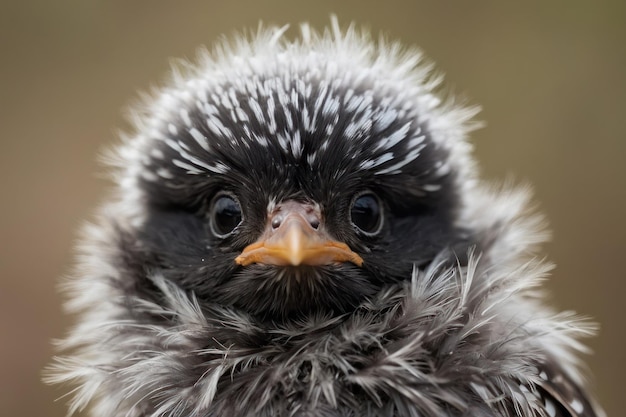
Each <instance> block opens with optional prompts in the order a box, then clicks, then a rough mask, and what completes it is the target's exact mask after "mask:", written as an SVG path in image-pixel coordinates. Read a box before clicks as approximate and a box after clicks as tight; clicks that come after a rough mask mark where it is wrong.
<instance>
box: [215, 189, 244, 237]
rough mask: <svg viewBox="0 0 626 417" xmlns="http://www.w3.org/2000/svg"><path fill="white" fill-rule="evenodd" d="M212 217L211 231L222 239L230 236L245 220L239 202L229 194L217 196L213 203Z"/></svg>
mask: <svg viewBox="0 0 626 417" xmlns="http://www.w3.org/2000/svg"><path fill="white" fill-rule="evenodd" d="M210 215H211V220H210V224H211V231H212V232H213V234H214V235H215V236H217V237H220V238H224V237H227V236H228V235H230V234H231V233H232V232H233V231H234V230H235V229H236V228H237V226H239V224H240V223H241V220H242V218H243V217H242V214H241V206H240V205H239V202H238V201H237V199H236V198H235V197H234V196H233V195H231V194H227V193H220V194H218V195H216V196H215V198H214V199H213V202H212V203H211V211H210Z"/></svg>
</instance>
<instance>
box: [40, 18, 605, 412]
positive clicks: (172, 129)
mask: <svg viewBox="0 0 626 417" xmlns="http://www.w3.org/2000/svg"><path fill="white" fill-rule="evenodd" d="M284 31H285V30H284V28H283V29H279V28H273V29H272V28H270V29H260V30H259V31H258V32H257V33H255V34H253V35H251V36H248V37H245V36H242V37H239V38H237V39H236V40H235V41H233V42H224V43H222V44H220V45H219V46H217V47H216V48H215V50H214V51H213V52H212V53H205V54H203V55H202V56H201V58H200V59H199V62H198V63H197V64H182V65H180V66H179V67H178V68H177V69H175V70H174V75H173V77H172V79H171V81H170V82H169V83H168V85H166V86H165V87H163V88H161V89H160V90H158V91H156V92H155V93H154V94H153V96H152V97H150V98H148V99H146V101H145V103H144V107H142V108H140V109H138V110H136V112H135V113H134V114H133V115H132V120H133V121H134V124H135V131H134V132H133V133H132V134H130V135H128V137H126V138H124V141H123V143H122V144H121V145H120V146H118V147H117V148H116V149H115V150H114V152H113V153H112V156H111V158H110V165H111V166H112V167H113V172H114V177H113V178H114V181H115V183H116V184H115V189H114V192H112V193H111V195H110V196H109V199H108V200H107V202H106V204H105V205H104V206H103V207H102V209H101V210H100V211H99V215H98V217H97V220H96V221H95V222H94V223H93V224H89V225H87V226H86V227H85V229H84V233H83V238H82V244H81V246H80V254H79V258H78V266H77V268H76V270H75V273H74V274H73V276H72V278H70V279H68V280H67V282H66V284H65V290H66V293H67V295H68V296H69V301H68V303H67V307H68V309H69V311H71V312H73V313H77V314H78V323H77V324H76V326H75V327H74V328H73V330H72V331H71V332H70V334H69V335H68V336H67V337H66V338H65V339H64V340H63V341H62V342H61V350H62V353H61V355H62V356H60V357H58V358H56V359H55V363H54V364H53V365H52V366H51V367H50V368H49V369H48V371H47V372H48V375H47V380H48V381H49V382H52V383H60V382H68V383H70V384H72V385H73V386H74V387H75V388H74V390H73V391H72V392H71V394H70V395H71V405H70V412H75V411H77V410H83V409H85V408H88V409H90V412H91V415H93V416H107V417H108V416H117V417H161V416H167V417H213V416H216V417H217V416H220V417H228V416H328V417H330V416H345V417H348V416H355V417H356V416H389V417H391V416H415V417H418V416H419V417H434V416H475V417H476V416H485V417H486V416H524V417H529V416H537V417H539V416H541V417H547V416H550V417H556V416H570V417H582V416H585V417H592V416H603V415H604V414H603V412H602V411H601V409H600V408H599V407H598V406H596V405H595V402H594V400H593V399H592V398H591V397H590V395H589V393H588V392H587V390H586V388H585V383H584V378H583V376H582V373H581V371H580V369H579V368H580V366H579V365H580V364H579V361H578V359H577V354H578V353H579V352H580V351H584V350H585V347H584V346H583V345H582V344H581V343H580V342H579V338H581V337H583V336H588V335H590V334H592V333H593V330H594V326H593V325H590V324H589V323H586V322H585V321H582V320H580V319H578V318H577V317H575V316H573V315H571V314H569V313H555V312H554V311H552V310H551V309H550V308H549V307H548V306H546V304H545V302H544V300H543V296H542V292H541V290H540V288H539V286H540V283H541V281H542V280H543V279H544V278H545V277H546V275H547V274H548V272H549V270H550V265H549V264H547V263H546V262H544V261H543V260H542V259H541V256H538V245H539V244H540V243H542V242H543V241H544V240H545V239H546V237H547V233H546V232H545V230H544V226H543V218H542V217H541V216H540V215H538V214H535V213H533V211H532V210H530V209H529V192H528V190H527V189H525V188H518V189H509V188H507V187H499V188H498V187H490V186H488V185H486V184H484V183H483V182H481V180H480V179H479V177H478V174H477V168H476V166H475V161H474V160H473V159H472V155H471V146H470V145H469V144H468V141H467V139H468V138H467V137H468V134H469V132H470V131H471V130H472V129H473V128H475V127H476V126H477V123H476V122H474V121H473V117H474V116H475V114H476V112H477V110H476V108H472V107H464V106H462V105H459V104H458V103H457V102H455V100H454V99H453V98H448V99H443V100H442V98H440V97H439V96H438V95H437V92H438V90H439V86H440V84H441V77H440V76H438V75H437V74H434V73H433V71H432V66H431V65H430V64H428V63H424V59H423V58H422V56H421V55H420V53H419V52H417V51H413V50H406V49H403V48H402V47H400V46H399V45H398V44H395V43H388V42H385V41H380V42H378V43H374V42H372V41H371V40H370V38H369V36H368V35H367V34H366V33H361V32H359V31H357V30H356V29H354V28H353V27H351V28H348V29H347V30H345V31H342V30H341V29H339V26H338V24H337V22H336V21H335V20H333V22H332V24H331V27H330V28H328V29H326V30H325V31H323V32H319V33H318V32H315V31H314V30H312V29H311V28H310V27H309V26H308V25H306V24H304V25H302V26H301V30H300V36H299V37H298V39H296V40H293V41H290V40H288V39H287V38H286V36H285V35H284Z"/></svg>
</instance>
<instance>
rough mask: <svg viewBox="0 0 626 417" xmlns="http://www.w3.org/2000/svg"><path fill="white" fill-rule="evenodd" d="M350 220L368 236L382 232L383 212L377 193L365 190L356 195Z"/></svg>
mask: <svg viewBox="0 0 626 417" xmlns="http://www.w3.org/2000/svg"><path fill="white" fill-rule="evenodd" d="M350 222H351V223H352V225H353V226H354V227H355V229H356V230H357V231H358V232H360V233H362V234H364V235H366V236H374V235H376V234H378V233H379V232H380V230H381V229H382V227H383V212H382V204H381V202H380V199H379V198H378V197H377V196H376V194H374V193H372V192H371V191H365V192H363V193H361V194H357V195H356V196H355V197H354V199H353V200H352V204H351V205H350Z"/></svg>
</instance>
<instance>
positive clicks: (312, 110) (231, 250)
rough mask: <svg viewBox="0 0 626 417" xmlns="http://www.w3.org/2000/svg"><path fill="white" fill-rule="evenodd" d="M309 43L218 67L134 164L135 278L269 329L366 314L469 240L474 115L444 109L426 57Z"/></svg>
mask: <svg viewBox="0 0 626 417" xmlns="http://www.w3.org/2000/svg"><path fill="white" fill-rule="evenodd" d="M279 32H280V31H279ZM303 33H304V35H303V39H302V40H301V41H300V42H292V43H287V42H285V43H281V42H283V41H280V40H279V38H280V36H277V35H276V34H274V35H272V36H273V38H268V37H265V38H264V37H263V36H260V37H259V38H257V39H256V40H254V41H251V42H249V43H248V42H246V43H243V45H244V46H241V45H240V47H239V50H237V51H236V52H235V53H231V54H229V55H224V56H222V57H221V58H220V59H217V60H215V59H213V58H208V57H205V58H204V61H203V63H202V64H201V65H200V66H199V67H197V68H193V69H188V70H187V72H186V73H185V74H184V75H182V76H181V75H179V76H178V77H175V80H174V82H173V85H172V86H171V87H170V88H168V89H165V90H164V91H163V92H162V93H161V95H160V96H158V97H157V98H156V99H155V100H154V103H155V104H152V105H151V108H149V109H148V111H147V114H146V116H144V117H143V118H141V121H140V128H139V129H138V130H139V133H138V135H136V137H135V138H133V139H132V140H130V141H129V144H127V146H126V147H123V148H122V152H120V155H121V165H123V166H124V169H123V170H122V172H121V179H120V182H121V184H122V190H123V193H122V194H123V195H126V196H127V197H123V200H126V201H127V202H128V204H127V205H128V206H141V215H140V216H138V217H139V220H138V221H136V222H135V223H134V224H135V226H133V228H134V229H135V231H136V232H134V233H136V236H135V239H137V241H138V242H139V244H138V245H136V247H137V248H138V249H136V250H135V251H134V252H133V253H134V255H133V256H136V257H140V258H141V261H140V262H137V261H133V262H132V264H133V265H137V266H138V267H140V268H142V270H145V269H146V268H147V269H149V270H153V271H154V270H158V271H159V272H160V273H163V274H164V275H165V276H166V277H167V278H168V279H171V280H173V281H175V282H177V283H179V285H181V286H182V287H183V288H186V289H188V290H190V291H193V292H194V293H195V294H196V296H197V297H199V299H200V300H203V301H204V302H207V303H217V304H220V305H225V306H230V307H233V308H237V309H240V310H243V311H246V312H248V313H250V314H253V315H256V316H261V317H264V318H270V319H278V318H281V317H282V318H284V317H294V316H301V315H303V314H309V313H311V312H320V313H331V314H341V313H345V312H348V311H351V310H353V309H354V308H356V307H357V306H358V305H359V304H360V303H361V302H363V301H364V300H366V299H367V298H368V297H371V296H373V295H374V294H376V293H377V292H378V291H380V290H381V288H383V287H384V286H385V285H389V284H393V283H397V282H400V281H406V280H409V279H410V278H411V274H412V271H413V269H414V268H415V267H420V266H423V265H425V264H427V263H430V262H432V261H433V260H434V259H435V258H436V257H437V256H439V255H440V254H441V253H442V252H445V251H448V252H449V253H452V252H453V250H454V248H455V246H458V245H459V244H460V242H462V241H463V239H464V238H463V236H464V232H463V230H462V228H461V227H459V224H458V211H459V207H460V205H461V204H462V198H461V194H462V186H463V184H464V183H467V182H468V181H470V178H469V177H471V175H469V174H468V172H469V170H468V169H467V167H468V164H469V163H468V162H466V159H467V158H466V155H464V153H465V152H466V150H465V148H464V147H463V145H464V141H463V135H464V128H463V127H462V126H461V123H459V120H463V118H466V119H467V118H469V116H468V114H467V113H471V111H469V112H468V111H467V110H459V109H455V108H454V106H453V105H441V103H440V102H439V101H438V100H437V99H435V97H434V96H433V95H432V94H431V90H432V89H433V88H435V87H436V85H437V82H438V80H437V77H431V78H428V77H426V76H425V74H419V77H416V76H415V74H416V72H415V69H414V67H415V66H416V64H417V62H415V61H414V58H415V54H411V55H410V57H411V59H410V60H408V59H405V58H402V55H401V54H400V53H399V52H398V51H395V50H394V47H393V46H390V50H391V52H388V53H387V56H385V55H381V53H380V51H379V52H378V54H377V55H376V57H374V55H373V53H372V51H371V50H369V49H368V48H370V46H369V45H370V44H369V43H368V42H366V41H365V40H363V39H362V37H360V36H358V35H356V34H352V35H350V33H352V32H349V34H348V35H347V36H343V35H341V36H342V37H341V38H338V39H337V40H336V41H333V42H325V41H316V42H311V39H310V38H308V37H309V36H313V35H310V34H309V35H307V34H306V32H303ZM279 35H280V33H279ZM325 36H328V35H325ZM229 49H231V50H232V49H235V50H236V49H237V48H236V47H235V48H233V47H232V45H231V46H230V47H229ZM214 55H216V54H214ZM217 55H218V56H219V53H218V54H217ZM418 66H419V65H418ZM419 67H420V68H422V67H424V68H422V69H421V71H422V72H424V73H427V72H428V71H429V68H427V66H424V65H422V66H419ZM441 107H445V108H443V109H440V108H441ZM463 112H465V113H463ZM453 154H455V155H456V156H455V157H454V158H453V157H452V156H454V155H453ZM459 155H460V156H461V157H459ZM459 161H460V162H459ZM146 265H148V266H146ZM142 274H144V275H145V272H143V271H141V272H140V273H139V274H138V275H142Z"/></svg>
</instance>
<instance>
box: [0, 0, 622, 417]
mask: <svg viewBox="0 0 626 417" xmlns="http://www.w3.org/2000/svg"><path fill="white" fill-rule="evenodd" d="M330 13H336V14H337V15H338V17H339V20H340V22H341V23H343V24H344V25H345V24H348V23H349V22H351V21H355V22H358V23H359V24H363V25H365V26H366V27H369V28H371V29H372V31H373V32H374V33H378V32H380V31H382V32H384V33H385V34H387V35H388V37H389V38H392V39H399V40H401V41H402V42H404V43H405V44H407V45H418V46H419V47H421V48H422V49H423V50H424V51H425V52H426V54H427V56H428V57H429V58H430V59H432V60H434V61H435V62H436V63H437V65H438V68H439V69H440V70H442V71H444V72H445V73H446V75H447V82H448V86H449V87H450V88H451V89H452V90H453V91H455V92H457V93H460V94H464V95H465V96H466V97H468V98H470V100H471V102H472V103H477V104H481V105H482V106H483V109H484V111H483V112H482V113H481V115H480V118H481V119H482V120H485V121H487V127H486V128H484V129H482V130H480V131H478V132H476V133H475V134H474V135H473V139H474V143H475V144H476V154H477V157H478V159H479V160H480V163H481V165H482V173H483V176H484V177H485V178H486V179H489V180H497V179H503V178H510V177H512V178H515V179H517V180H525V181H528V182H531V183H532V184H534V186H535V190H536V200H537V201H538V202H539V203H540V207H541V208H542V210H543V211H545V212H546V213H547V215H548V217H549V220H550V223H551V226H552V229H553V231H554V238H553V240H552V242H551V243H550V244H549V245H547V246H546V255H547V257H548V258H549V259H550V260H552V261H554V262H555V263H556V264H557V269H556V270H555V272H554V274H553V276H552V278H551V280H550V281H549V283H548V287H549V288H550V290H551V292H552V302H553V303H554V304H555V305H556V306H558V307H559V308H560V309H575V310H577V311H578V312H579V313H581V314H583V315H588V316H593V317H594V318H595V319H596V320H597V321H599V322H600V323H601V325H602V330H601V334H600V336H599V337H597V338H595V339H593V340H591V341H590V342H589V344H590V345H591V347H592V348H593V350H594V351H595V354H594V355H592V356H590V357H588V358H585V359H586V360H588V363H589V367H590V369H591V370H592V372H593V374H594V377H593V379H592V382H593V385H594V387H595V389H596V391H597V393H598V395H599V397H600V399H601V402H602V403H603V404H604V406H605V407H606V409H607V411H608V412H609V415H613V416H618V415H622V411H620V410H623V405H622V404H621V400H622V399H623V398H622V397H623V394H622V392H623V387H624V383H623V380H624V374H626V366H625V362H626V360H625V359H624V357H625V354H624V342H625V325H624V319H625V317H624V316H625V312H626V307H625V306H626V299H625V295H624V293H625V290H626V282H625V281H626V280H625V278H626V276H625V275H626V274H625V272H624V271H625V270H626V267H625V266H624V264H623V262H626V256H625V254H624V252H625V250H626V222H625V221H624V214H625V213H626V190H625V182H626V181H625V180H626V161H625V160H626V114H625V111H626V2H624V1H620V0H617V1H614V2H603V1H594V2H591V1H552V2H543V1H533V2H516V3H514V2H497V1H489V2H487V1H457V2H453V1H446V2H435V1H394V0H386V1H372V2H366V1H362V0H361V1H343V2H331V1H315V2H313V1H310V2H298V1H273V2H261V1H257V2H253V1H250V2H239V1H232V2H226V1H221V2H216V1H203V2H175V1H155V0H151V1H147V0H146V1H131V0H126V1H96V0H82V1H78V0H77V1H67V0H62V1H61V0H57V1H49V0H31V1H28V2H27V1H10V0H9V1H7V0H2V2H1V4H0V63H1V64H0V199H1V205H0V207H1V210H2V211H1V213H2V216H0V237H1V240H0V245H1V246H0V279H1V287H0V335H1V336H0V337H1V340H0V360H1V361H2V363H1V367H0V369H1V370H2V372H1V376H0V410H2V414H3V415H6V416H16V415H21V416H49V417H56V416H63V415H64V413H65V405H64V404H65V400H63V399H62V400H59V401H56V402H55V401H54V400H55V398H57V397H59V396H60V395H61V394H62V393H63V392H64V391H63V390H60V389H58V388H50V387H46V386H43V385H42V384H41V383H40V382H39V379H40V371H41V368H42V367H43V366H44V365H45V364H46V363H47V362H49V359H50V356H51V355H52V354H53V353H52V347H51V343H50V339H51V338H53V337H60V336H62V335H63V334H64V331H65V329H66V328H67V326H68V325H69V322H70V321H69V320H68V319H67V318H66V317H64V316H63V315H62V311H61V301H62V300H61V297H60V296H59V295H58V293H57V291H56V283H57V282H58V278H59V277H60V276H62V275H63V274H65V273H67V272H68V270H69V267H70V265H71V264H72V248H73V244H74V242H75V237H76V230H77V228H78V227H79V225H80V224H81V222H82V221H83V220H84V219H86V218H88V217H89V215H90V213H91V212H92V211H93V209H94V207H96V205H97V204H98V201H99V199H100V198H101V197H100V196H101V194H102V191H103V189H105V188H106V187H107V185H108V184H107V183H106V182H105V181H103V180H101V179H99V178H98V176H97V175H96V173H98V172H101V171H102V170H101V168H100V167H99V166H98V164H97V163H96V158H97V155H98V153H99V152H100V151H101V150H102V148H103V147H104V146H106V145H107V144H110V143H112V142H113V141H115V139H116V131H117V130H118V129H126V128H128V125H127V124H126V122H125V120H124V116H123V115H124V110H123V109H124V108H125V107H126V106H127V105H129V104H130V103H132V102H133V101H134V100H135V99H136V98H137V93H136V91H137V90H146V89H148V88H149V87H150V86H151V85H153V83H157V82H159V81H161V80H163V79H164V77H165V76H166V74H167V71H168V68H169V64H168V59H169V58H170V57H189V58H192V57H194V55H195V51H196V49H197V47H198V46H200V45H203V44H205V45H210V44H211V43H212V42H213V41H214V40H215V39H217V38H219V37H220V36H222V35H223V34H226V35H230V34H232V33H233V32H234V31H238V30H240V29H243V28H250V27H252V28H256V26H257V24H258V21H259V20H263V21H264V22H266V23H275V24H278V25H283V24H286V23H291V24H292V25H297V24H298V23H299V22H302V21H309V22H311V23H312V24H313V25H314V26H315V27H318V28H321V27H323V26H324V25H326V24H327V23H328V22H329V15H330ZM290 33H291V34H293V33H294V31H293V30H292V31H291V32H290Z"/></svg>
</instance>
